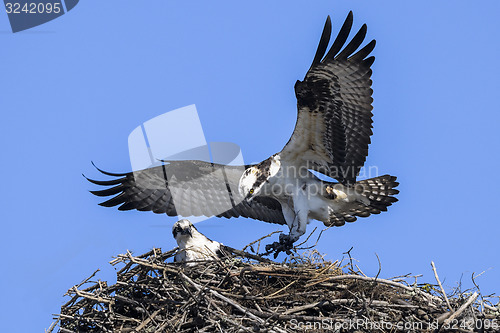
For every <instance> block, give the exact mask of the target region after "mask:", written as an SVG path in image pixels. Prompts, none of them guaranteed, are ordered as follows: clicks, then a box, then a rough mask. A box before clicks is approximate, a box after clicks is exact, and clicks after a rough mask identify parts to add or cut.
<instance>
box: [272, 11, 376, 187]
mask: <svg viewBox="0 0 500 333" xmlns="http://www.w3.org/2000/svg"><path fill="white" fill-rule="evenodd" d="M351 26H352V12H351V13H349V15H348V16H347V19H346V21H345V22H344V24H343V26H342V28H341V30H340V32H339V34H338V36H337V38H336V39H335V41H334V42H333V44H332V46H331V48H330V50H329V51H328V52H327V53H326V56H325V52H326V50H327V47H328V43H329V40H330V34H331V29H332V28H331V21H330V17H328V19H327V21H326V24H325V28H324V30H323V34H322V35H321V40H320V43H319V46H318V50H317V51H316V55H315V57H314V60H313V63H312V65H311V68H310V69H309V71H308V72H307V74H306V76H305V78H304V80H303V81H297V83H296V84H295V94H296V96H297V107H298V115H297V123H296V125H295V130H294V132H293V134H292V137H291V138H290V140H289V141H288V143H287V144H286V146H285V147H284V148H283V150H282V152H281V153H280V155H281V158H282V159H288V160H289V161H293V162H294V163H295V165H297V164H298V165H301V166H305V167H307V168H309V169H312V170H316V171H319V172H321V173H324V174H325V175H327V176H330V177H332V178H335V179H337V180H338V181H340V182H341V183H344V184H353V183H354V182H355V181H356V176H357V175H358V173H359V170H360V169H361V167H362V166H363V164H364V162H365V160H366V156H367V155H368V145H369V143H370V136H371V135H372V130H371V128H372V113H371V110H372V105H371V103H372V101H373V99H372V97H371V95H372V89H371V88H370V87H371V83H372V81H371V79H370V76H371V73H372V71H371V69H370V66H371V65H372V63H373V61H374V60H375V58H374V57H373V56H372V57H368V58H367V56H368V55H369V54H370V52H371V51H372V50H373V48H374V47H375V41H374V40H372V41H371V42H370V43H368V44H366V46H364V47H363V48H361V49H360V50H359V51H358V52H356V53H354V52H355V51H356V50H357V49H358V48H359V47H360V46H361V44H362V43H363V40H364V38H365V35H366V25H363V26H362V27H361V29H360V30H359V32H358V33H357V34H356V35H355V36H354V37H353V38H352V39H351V41H350V42H349V43H348V44H347V45H346V46H345V47H344V48H343V46H344V44H345V43H346V41H347V38H348V36H349V32H350V30H351ZM342 48H343V49H342Z"/></svg>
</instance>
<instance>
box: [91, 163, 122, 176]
mask: <svg viewBox="0 0 500 333" xmlns="http://www.w3.org/2000/svg"><path fill="white" fill-rule="evenodd" d="M90 162H91V163H92V165H93V166H94V168H96V169H97V171H99V172H100V173H102V174H105V175H107V176H114V177H123V176H126V175H127V173H113V172H107V171H104V170H102V169H99V168H98V167H97V165H95V163H94V161H90Z"/></svg>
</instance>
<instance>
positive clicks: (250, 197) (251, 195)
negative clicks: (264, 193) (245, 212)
mask: <svg viewBox="0 0 500 333" xmlns="http://www.w3.org/2000/svg"><path fill="white" fill-rule="evenodd" d="M253 198H254V195H253V194H250V193H248V194H247V196H246V197H245V199H244V200H245V201H246V202H247V203H248V204H249V205H250V206H251V205H252V200H253Z"/></svg>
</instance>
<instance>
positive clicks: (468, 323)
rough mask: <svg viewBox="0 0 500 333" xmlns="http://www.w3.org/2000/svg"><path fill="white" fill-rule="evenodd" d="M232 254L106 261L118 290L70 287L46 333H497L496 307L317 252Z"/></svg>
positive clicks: (89, 284)
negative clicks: (186, 261)
mask: <svg viewBox="0 0 500 333" xmlns="http://www.w3.org/2000/svg"><path fill="white" fill-rule="evenodd" d="M233 250H234V249H233ZM233 250H232V249H230V252H232V253H230V254H229V255H228V256H227V257H226V258H223V259H220V260H217V261H207V262H200V263H199V264H197V265H195V266H192V267H185V266H183V265H182V264H179V263H173V262H171V261H172V260H171V258H172V257H173V255H174V254H175V252H176V249H174V250H171V251H167V252H162V251H161V250H160V249H153V250H151V251H149V252H147V253H145V254H143V255H140V256H134V255H132V253H130V252H127V253H126V254H121V255H119V256H117V257H116V258H115V259H114V260H112V261H111V264H112V265H118V264H121V265H123V267H121V269H120V270H119V271H118V272H117V282H116V284H113V285H108V284H107V283H106V282H104V281H93V279H94V275H95V274H96V273H97V272H96V273H94V274H93V275H92V276H91V277H90V278H88V279H86V280H84V282H83V283H81V284H79V285H77V286H74V287H73V288H71V289H70V290H69V291H68V293H67V295H68V296H69V297H70V300H69V301H68V302H67V303H66V304H64V305H63V306H62V308H61V313H60V314H59V315H58V316H57V321H58V323H57V324H58V325H52V326H51V328H50V329H49V330H48V332H52V330H54V329H55V328H56V327H58V328H59V332H63V333H70V332H195V331H198V332H279V333H283V332H297V331H304V330H307V331H308V332H333V331H337V332H408V331H413V332H438V331H439V332H448V331H450V332H452V331H453V332H474V331H477V329H478V327H479V326H481V327H482V329H483V332H498V330H499V325H500V313H499V311H498V304H496V305H494V304H493V303H492V302H490V301H489V300H488V298H487V297H481V298H480V299H481V304H479V303H478V302H477V298H478V294H477V292H473V291H467V292H464V293H456V294H455V295H448V296H445V294H444V290H443V289H442V288H441V286H440V289H434V287H433V286H432V285H430V284H423V285H422V284H417V283H416V277H412V276H402V277H397V278H393V279H381V278H379V277H378V276H377V277H368V276H366V275H364V274H363V273H362V272H360V271H359V270H358V271H355V270H354V266H353V265H352V261H351V263H350V264H349V263H347V264H346V265H344V263H343V262H342V261H340V262H339V261H336V262H333V263H332V262H330V261H326V260H324V259H323V257H322V256H321V255H320V254H319V253H317V252H316V251H314V250H313V251H310V252H308V253H307V255H294V256H292V257H291V258H288V259H287V262H286V263H276V262H271V261H269V260H268V259H264V258H260V257H259V256H257V255H251V254H248V253H246V252H243V251H238V250H234V251H233ZM351 259H352V258H351ZM356 267H357V266H356ZM433 268H434V270H435V267H433ZM346 270H348V271H349V273H346V272H345V271H346ZM436 278H437V272H436ZM411 279H415V282H413V283H409V282H407V280H411ZM437 279H438V278H437ZM438 283H439V284H440V282H439V280H438ZM480 305H481V306H480ZM409 327H411V329H408V328H409Z"/></svg>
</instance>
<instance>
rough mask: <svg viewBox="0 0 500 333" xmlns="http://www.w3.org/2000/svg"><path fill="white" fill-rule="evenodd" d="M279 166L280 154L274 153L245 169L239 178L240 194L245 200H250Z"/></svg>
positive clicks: (274, 173)
mask: <svg viewBox="0 0 500 333" xmlns="http://www.w3.org/2000/svg"><path fill="white" fill-rule="evenodd" d="M280 168H281V162H280V156H279V155H278V154H275V155H273V156H271V157H269V158H268V159H267V160H264V161H262V162H261V163H259V164H257V165H254V166H252V167H250V168H248V169H246V170H245V172H244V173H243V175H241V178H240V183H239V191H240V194H241V195H242V196H243V198H244V199H245V200H248V201H250V200H252V199H253V198H254V197H255V196H257V195H258V194H259V193H260V192H261V191H262V188H263V187H264V185H265V184H266V183H268V181H269V179H270V178H271V177H274V176H275V175H276V174H277V173H278V171H279V170H280Z"/></svg>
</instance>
